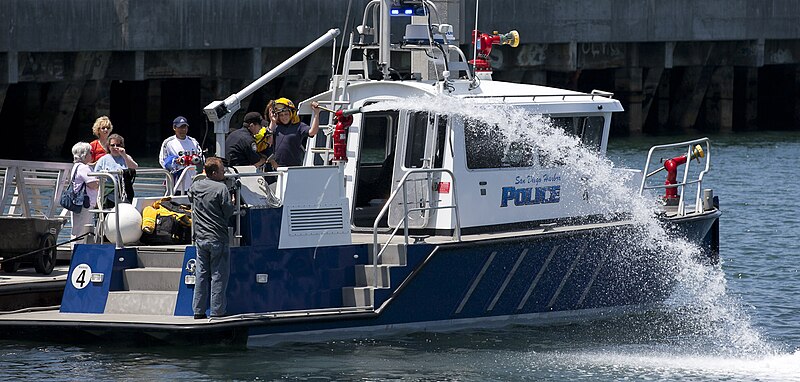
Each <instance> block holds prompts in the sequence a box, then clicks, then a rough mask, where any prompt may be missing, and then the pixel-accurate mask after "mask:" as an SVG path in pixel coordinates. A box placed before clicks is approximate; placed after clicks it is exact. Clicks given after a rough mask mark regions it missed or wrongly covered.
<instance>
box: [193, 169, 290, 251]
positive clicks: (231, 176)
mask: <svg viewBox="0 0 800 382" xmlns="http://www.w3.org/2000/svg"><path fill="white" fill-rule="evenodd" d="M284 175H285V173H284V172H283V171H270V172H263V171H256V172H249V173H244V174H241V173H230V174H225V178H226V179H236V178H245V177H255V176H262V177H263V176H278V177H281V176H284ZM205 177H206V175H205V174H197V175H195V176H194V177H193V178H192V180H193V181H197V180H200V179H203V178H205ZM234 189H235V190H236V201H235V202H234V207H235V211H234V215H235V216H236V230H235V232H234V233H233V237H234V240H235V245H236V246H238V245H239V241H240V240H241V239H242V233H241V230H242V203H241V202H240V200H241V196H242V194H241V187H235V188H234Z"/></svg>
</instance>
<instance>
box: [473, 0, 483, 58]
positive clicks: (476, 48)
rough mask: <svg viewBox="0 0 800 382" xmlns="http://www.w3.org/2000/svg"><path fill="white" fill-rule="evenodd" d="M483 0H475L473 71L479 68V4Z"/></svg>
mask: <svg viewBox="0 0 800 382" xmlns="http://www.w3.org/2000/svg"><path fill="white" fill-rule="evenodd" d="M480 2H481V0H475V29H473V30H472V33H473V37H472V39H473V42H472V46H473V49H474V50H473V51H472V73H475V69H476V68H477V59H478V39H477V33H478V6H479V5H480Z"/></svg>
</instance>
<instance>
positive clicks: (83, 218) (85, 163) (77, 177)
mask: <svg viewBox="0 0 800 382" xmlns="http://www.w3.org/2000/svg"><path fill="white" fill-rule="evenodd" d="M72 161H73V162H74V163H75V165H74V166H72V171H71V172H70V179H72V188H73V189H74V190H75V191H78V190H79V189H80V188H81V187H82V186H84V185H85V186H86V195H89V204H91V205H90V206H89V208H95V206H96V205H97V188H98V187H99V184H100V183H99V181H98V180H97V178H95V177H93V176H89V173H90V172H92V168H91V167H89V163H90V162H91V161H92V146H91V145H90V144H88V143H86V142H78V143H76V144H75V145H74V146H72ZM71 214H72V238H73V239H74V238H75V237H77V236H80V235H83V234H85V233H87V232H91V230H92V228H91V226H87V225H90V224H92V213H91V212H89V211H88V209H87V208H83V209H81V212H79V213H75V212H71Z"/></svg>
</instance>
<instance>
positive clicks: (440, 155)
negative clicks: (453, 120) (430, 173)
mask: <svg viewBox="0 0 800 382" xmlns="http://www.w3.org/2000/svg"><path fill="white" fill-rule="evenodd" d="M436 118H437V119H436V152H435V153H434V157H433V168H442V162H443V161H444V142H445V138H446V137H447V116H445V115H439V116H437V117H436Z"/></svg>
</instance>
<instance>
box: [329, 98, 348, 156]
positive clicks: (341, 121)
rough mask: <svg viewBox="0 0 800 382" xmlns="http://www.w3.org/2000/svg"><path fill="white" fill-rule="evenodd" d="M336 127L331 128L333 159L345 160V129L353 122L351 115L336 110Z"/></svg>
mask: <svg viewBox="0 0 800 382" xmlns="http://www.w3.org/2000/svg"><path fill="white" fill-rule="evenodd" d="M335 115H336V127H334V129H333V137H332V139H333V161H337V162H347V130H348V128H350V125H352V124H353V116H352V115H345V114H344V110H339V111H337V112H336V114H335Z"/></svg>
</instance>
